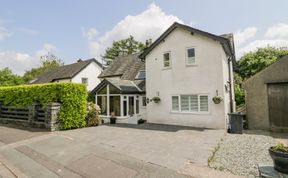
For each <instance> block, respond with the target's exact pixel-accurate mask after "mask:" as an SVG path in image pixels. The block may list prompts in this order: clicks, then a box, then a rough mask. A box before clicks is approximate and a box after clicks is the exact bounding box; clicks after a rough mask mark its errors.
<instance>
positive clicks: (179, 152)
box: [61, 124, 224, 170]
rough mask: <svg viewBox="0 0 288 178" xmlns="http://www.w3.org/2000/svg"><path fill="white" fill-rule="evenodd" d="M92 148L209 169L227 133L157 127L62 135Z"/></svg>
mask: <svg viewBox="0 0 288 178" xmlns="http://www.w3.org/2000/svg"><path fill="white" fill-rule="evenodd" d="M61 134H62V135H65V136H67V137H71V138H73V139H77V140H81V142H86V143H89V144H91V145H95V146H99V145H100V146H101V147H103V148H105V149H107V150H110V151H113V152H117V153H120V154H124V155H129V156H132V157H135V158H137V159H139V160H143V161H145V162H150V163H153V164H156V165H161V166H163V167H167V168H169V169H173V170H178V169H179V168H181V167H182V166H183V165H184V164H186V163H187V162H192V163H197V164H202V165H207V163H208V162H207V160H208V157H209V156H210V155H211V153H212V151H213V150H214V148H215V147H216V146H217V144H218V143H219V141H220V139H221V138H222V137H223V136H224V130H209V129H193V128H189V127H180V126H167V125H157V124H143V125H128V124H121V125H119V124H118V125H116V126H114V127H113V126H109V125H107V126H101V127H97V128H85V129H80V130H72V131H67V132H61Z"/></svg>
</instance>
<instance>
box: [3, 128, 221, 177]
mask: <svg viewBox="0 0 288 178" xmlns="http://www.w3.org/2000/svg"><path fill="white" fill-rule="evenodd" d="M223 135H224V130H202V129H192V128H188V127H177V126H165V125H156V124H144V125H138V126H131V125H124V124H122V125H116V126H109V125H103V126H100V127H90V128H84V129H76V130H70V131H60V132H55V133H49V134H44V135H40V136H38V137H34V138H31V139H28V140H23V141H18V142H15V143H11V144H7V145H2V146H0V163H1V162H2V163H3V164H4V165H6V167H7V166H8V167H9V168H10V170H13V171H14V172H17V173H18V174H22V175H28V177H115V176H117V177H123V178H124V177H186V176H184V175H182V174H179V170H182V172H183V167H185V166H187V163H189V162H192V163H197V165H203V166H204V165H207V160H208V157H209V156H210V155H211V153H212V151H213V149H214V148H215V147H216V145H217V144H218V142H219V141H220V139H221V137H222V136H223ZM0 168H1V167H0ZM184 172H185V170H184ZM0 173H1V169H0ZM0 177H1V176H0ZM20 177H21V176H20Z"/></svg>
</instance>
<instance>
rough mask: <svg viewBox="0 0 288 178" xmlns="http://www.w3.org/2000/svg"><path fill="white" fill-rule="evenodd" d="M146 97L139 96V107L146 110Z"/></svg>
mask: <svg viewBox="0 0 288 178" xmlns="http://www.w3.org/2000/svg"><path fill="white" fill-rule="evenodd" d="M146 100H147V97H146V96H141V107H142V108H146V106H147V101H146Z"/></svg>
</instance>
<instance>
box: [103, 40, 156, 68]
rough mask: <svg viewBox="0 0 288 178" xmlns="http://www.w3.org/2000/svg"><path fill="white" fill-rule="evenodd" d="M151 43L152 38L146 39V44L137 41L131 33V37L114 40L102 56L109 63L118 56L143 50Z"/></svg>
mask: <svg viewBox="0 0 288 178" xmlns="http://www.w3.org/2000/svg"><path fill="white" fill-rule="evenodd" d="M151 43H152V40H151V39H149V40H146V42H145V44H144V43H142V42H139V41H136V40H135V39H134V37H133V36H131V35H130V37H129V38H126V39H123V40H119V41H113V44H112V46H111V47H108V48H107V49H106V50H105V54H104V55H103V56H102V57H103V58H104V60H105V61H106V62H107V63H108V64H109V62H111V61H112V60H114V59H115V58H116V57H119V56H125V55H129V54H133V53H137V52H141V51H143V50H144V49H145V48H147V47H148V46H149V45H150V44H151Z"/></svg>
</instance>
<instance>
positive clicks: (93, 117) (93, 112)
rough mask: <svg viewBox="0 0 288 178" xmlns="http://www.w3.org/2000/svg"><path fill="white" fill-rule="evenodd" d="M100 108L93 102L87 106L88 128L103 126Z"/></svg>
mask: <svg viewBox="0 0 288 178" xmlns="http://www.w3.org/2000/svg"><path fill="white" fill-rule="evenodd" d="M99 113H100V107H99V106H98V105H96V104H94V103H93V102H89V103H88V104H87V116H86V122H87V126H97V125H100V124H102V119H101V118H100V117H99Z"/></svg>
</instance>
